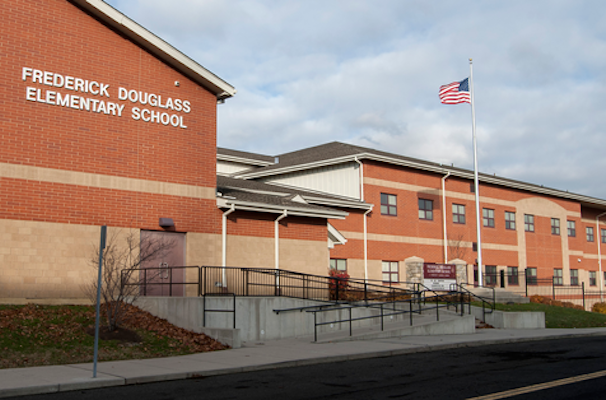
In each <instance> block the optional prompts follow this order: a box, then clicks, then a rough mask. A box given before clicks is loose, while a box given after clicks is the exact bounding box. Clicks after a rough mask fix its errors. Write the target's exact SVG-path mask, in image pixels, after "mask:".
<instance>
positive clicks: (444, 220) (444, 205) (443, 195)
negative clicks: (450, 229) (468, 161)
mask: <svg viewBox="0 0 606 400" xmlns="http://www.w3.org/2000/svg"><path fill="white" fill-rule="evenodd" d="M449 176H450V171H448V173H447V174H446V175H444V176H443V177H442V223H443V224H444V264H446V263H448V235H447V234H446V178H448V177H449Z"/></svg>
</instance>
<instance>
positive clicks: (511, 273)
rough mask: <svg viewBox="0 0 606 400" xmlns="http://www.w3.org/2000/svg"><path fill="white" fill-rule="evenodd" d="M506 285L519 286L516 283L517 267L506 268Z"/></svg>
mask: <svg viewBox="0 0 606 400" xmlns="http://www.w3.org/2000/svg"><path fill="white" fill-rule="evenodd" d="M507 284H508V285H519V284H520V283H519V281H518V267H507Z"/></svg>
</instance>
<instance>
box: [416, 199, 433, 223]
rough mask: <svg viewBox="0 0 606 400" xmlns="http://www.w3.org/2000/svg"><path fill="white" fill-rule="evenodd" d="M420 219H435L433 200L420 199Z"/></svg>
mask: <svg viewBox="0 0 606 400" xmlns="http://www.w3.org/2000/svg"><path fill="white" fill-rule="evenodd" d="M419 219H428V220H433V200H425V199H419Z"/></svg>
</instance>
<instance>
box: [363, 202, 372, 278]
mask: <svg viewBox="0 0 606 400" xmlns="http://www.w3.org/2000/svg"><path fill="white" fill-rule="evenodd" d="M372 208H373V205H372V204H371V206H370V210H368V211H366V212H365V213H364V281H365V282H368V223H367V222H366V218H367V216H368V214H369V213H370V212H371V211H372Z"/></svg>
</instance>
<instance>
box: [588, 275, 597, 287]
mask: <svg viewBox="0 0 606 400" xmlns="http://www.w3.org/2000/svg"><path fill="white" fill-rule="evenodd" d="M597 284H598V282H597V277H596V272H595V271H589V286H597Z"/></svg>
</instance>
